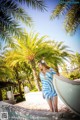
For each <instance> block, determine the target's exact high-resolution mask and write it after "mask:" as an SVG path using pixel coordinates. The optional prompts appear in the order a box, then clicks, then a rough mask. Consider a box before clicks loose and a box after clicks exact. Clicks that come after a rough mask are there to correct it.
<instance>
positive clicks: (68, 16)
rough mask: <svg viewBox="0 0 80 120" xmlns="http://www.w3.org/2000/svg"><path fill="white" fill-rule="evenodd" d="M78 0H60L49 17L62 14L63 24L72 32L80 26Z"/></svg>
mask: <svg viewBox="0 0 80 120" xmlns="http://www.w3.org/2000/svg"><path fill="white" fill-rule="evenodd" d="M79 3H80V0H77V1H74V0H73V1H72V0H60V1H59V3H58V5H57V6H56V8H55V9H54V10H53V12H52V15H51V19H54V18H55V17H58V16H59V15H60V16H61V15H64V16H65V20H64V26H65V30H66V31H67V32H68V33H74V32H75V31H76V30H77V28H79V26H80V4H79Z"/></svg>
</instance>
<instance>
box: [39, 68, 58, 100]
mask: <svg viewBox="0 0 80 120" xmlns="http://www.w3.org/2000/svg"><path fill="white" fill-rule="evenodd" d="M54 74H56V72H54V70H53V69H52V68H50V69H49V71H47V72H46V74H45V75H44V74H43V73H42V72H41V73H40V79H41V83H42V92H43V95H44V98H45V99H50V98H52V97H54V96H57V93H56V91H55V89H54V85H53V75H54Z"/></svg>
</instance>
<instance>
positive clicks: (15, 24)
mask: <svg viewBox="0 0 80 120" xmlns="http://www.w3.org/2000/svg"><path fill="white" fill-rule="evenodd" d="M23 3H26V5H27V6H32V7H33V8H38V9H40V10H44V9H45V6H44V4H43V1H42V0H41V1H38V0H17V1H16V0H0V38H1V39H2V40H3V39H6V40H7V41H9V42H11V40H12V36H14V35H17V36H20V35H21V36H22V35H23V30H22V28H21V27H20V22H23V23H25V24H26V25H27V26H31V25H32V19H31V17H30V16H29V15H28V13H26V11H25V10H24V9H23Z"/></svg>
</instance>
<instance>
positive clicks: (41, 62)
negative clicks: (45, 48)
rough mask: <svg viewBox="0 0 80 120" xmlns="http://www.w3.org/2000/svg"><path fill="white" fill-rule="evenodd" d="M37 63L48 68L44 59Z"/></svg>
mask: <svg viewBox="0 0 80 120" xmlns="http://www.w3.org/2000/svg"><path fill="white" fill-rule="evenodd" d="M39 64H41V65H42V66H44V67H45V68H47V69H49V68H50V67H49V66H48V65H47V63H46V62H45V61H44V60H41V61H39Z"/></svg>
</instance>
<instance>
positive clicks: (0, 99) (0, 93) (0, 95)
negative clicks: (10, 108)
mask: <svg viewBox="0 0 80 120" xmlns="http://www.w3.org/2000/svg"><path fill="white" fill-rule="evenodd" d="M0 101H2V91H1V89H0Z"/></svg>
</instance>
